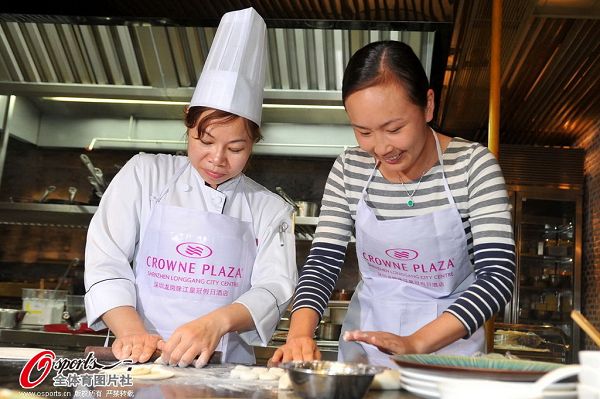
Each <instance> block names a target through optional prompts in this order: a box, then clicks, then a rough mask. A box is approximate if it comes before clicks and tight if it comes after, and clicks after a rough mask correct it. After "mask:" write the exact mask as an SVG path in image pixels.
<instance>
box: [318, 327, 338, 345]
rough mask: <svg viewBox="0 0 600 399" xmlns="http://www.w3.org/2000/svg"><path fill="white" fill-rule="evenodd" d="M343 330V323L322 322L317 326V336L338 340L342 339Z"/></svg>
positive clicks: (326, 339) (323, 338) (328, 339)
mask: <svg viewBox="0 0 600 399" xmlns="http://www.w3.org/2000/svg"><path fill="white" fill-rule="evenodd" d="M341 332H342V325H341V324H335V323H321V324H319V327H318V328H317V337H318V338H319V339H322V340H325V341H337V340H339V339H340V333H341Z"/></svg>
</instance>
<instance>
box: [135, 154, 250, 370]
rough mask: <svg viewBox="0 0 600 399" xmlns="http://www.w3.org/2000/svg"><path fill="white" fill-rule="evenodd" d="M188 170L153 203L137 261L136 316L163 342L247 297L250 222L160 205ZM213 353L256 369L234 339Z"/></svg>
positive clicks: (227, 336)
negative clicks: (208, 315) (182, 327)
mask: <svg viewBox="0 0 600 399" xmlns="http://www.w3.org/2000/svg"><path fill="white" fill-rule="evenodd" d="M188 167H191V165H190V164H189V163H188V164H186V165H185V166H184V167H183V168H182V169H181V170H179V171H178V172H177V173H176V174H175V175H174V177H173V178H172V179H171V180H170V181H169V183H168V184H167V187H165V188H164V189H163V191H162V192H161V193H160V195H159V196H158V197H156V198H153V201H154V202H155V203H154V206H153V208H152V210H151V212H150V218H149V220H148V224H147V227H146V231H145V234H144V236H143V237H142V238H141V241H140V245H139V251H138V253H137V256H136V261H135V280H136V288H137V310H138V312H139V313H140V315H141V316H142V319H143V320H144V324H145V326H146V328H147V329H148V331H152V332H154V333H156V334H158V335H160V336H161V337H163V338H164V339H165V340H166V339H168V338H169V337H170V336H171V334H172V333H173V331H174V330H175V329H176V328H177V327H179V326H181V325H182V324H185V323H187V322H189V321H191V320H193V319H196V318H199V317H201V316H203V315H205V314H207V313H209V312H211V311H213V310H215V309H218V308H220V307H222V306H225V305H228V304H230V303H232V302H233V301H234V300H235V299H237V298H238V297H239V296H240V295H241V294H242V293H244V292H246V291H248V289H249V288H250V277H251V274H252V266H253V264H254V259H255V257H256V239H255V236H254V232H253V229H252V224H251V223H250V222H244V221H241V220H239V219H236V218H233V217H230V216H226V215H221V214H216V213H211V212H207V211H200V210H197V209H188V208H182V207H178V206H171V205H167V204H163V203H161V200H162V199H163V198H164V197H165V195H166V194H167V192H168V191H169V190H170V189H173V188H174V184H175V182H176V181H177V179H178V178H179V176H181V174H182V173H183V172H184V171H185V170H186V169H187V168H188ZM238 181H239V182H238V183H237V184H238V186H239V185H240V184H241V185H243V184H244V183H243V182H241V181H242V179H238ZM243 189H244V187H236V188H235V190H243ZM216 350H218V351H222V352H223V357H222V361H223V362H228V363H248V364H254V363H255V358H254V351H253V350H252V347H251V346H249V345H247V344H246V343H245V342H244V341H243V340H242V339H241V338H240V336H239V335H238V334H236V333H228V334H225V335H224V336H223V338H222V339H221V341H220V342H219V345H218V347H217V348H216Z"/></svg>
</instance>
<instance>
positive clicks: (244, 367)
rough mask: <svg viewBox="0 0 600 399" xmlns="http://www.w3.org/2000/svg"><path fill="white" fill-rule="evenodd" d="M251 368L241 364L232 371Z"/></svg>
mask: <svg viewBox="0 0 600 399" xmlns="http://www.w3.org/2000/svg"><path fill="white" fill-rule="evenodd" d="M251 368H252V367H248V366H244V365H243V364H238V365H237V366H235V367H234V368H233V369H234V370H250V369H251Z"/></svg>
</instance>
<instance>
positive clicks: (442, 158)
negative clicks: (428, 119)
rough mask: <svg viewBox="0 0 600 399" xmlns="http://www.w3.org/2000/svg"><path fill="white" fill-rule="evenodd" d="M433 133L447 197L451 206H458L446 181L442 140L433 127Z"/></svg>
mask: <svg viewBox="0 0 600 399" xmlns="http://www.w3.org/2000/svg"><path fill="white" fill-rule="evenodd" d="M430 129H431V133H432V134H433V138H434V139H435V148H436V150H437V154H438V160H439V161H440V166H441V171H442V180H443V182H444V189H445V191H446V197H447V198H448V202H449V203H450V205H456V202H455V201H454V197H453V196H452V192H451V191H450V186H449V185H448V180H446V174H445V173H444V157H443V154H442V147H441V146H440V140H439V139H438V137H437V134H435V130H433V129H432V128H431V127H430Z"/></svg>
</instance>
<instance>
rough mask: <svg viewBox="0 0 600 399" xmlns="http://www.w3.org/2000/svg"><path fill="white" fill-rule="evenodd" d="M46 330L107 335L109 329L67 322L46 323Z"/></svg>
mask: <svg viewBox="0 0 600 399" xmlns="http://www.w3.org/2000/svg"><path fill="white" fill-rule="evenodd" d="M43 328H44V331H46V332H57V333H64V334H100V335H106V332H107V330H106V329H104V330H100V331H96V330H92V329H91V328H89V327H88V325H87V323H77V324H76V325H75V326H71V325H69V324H66V323H57V324H44V327H43Z"/></svg>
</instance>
